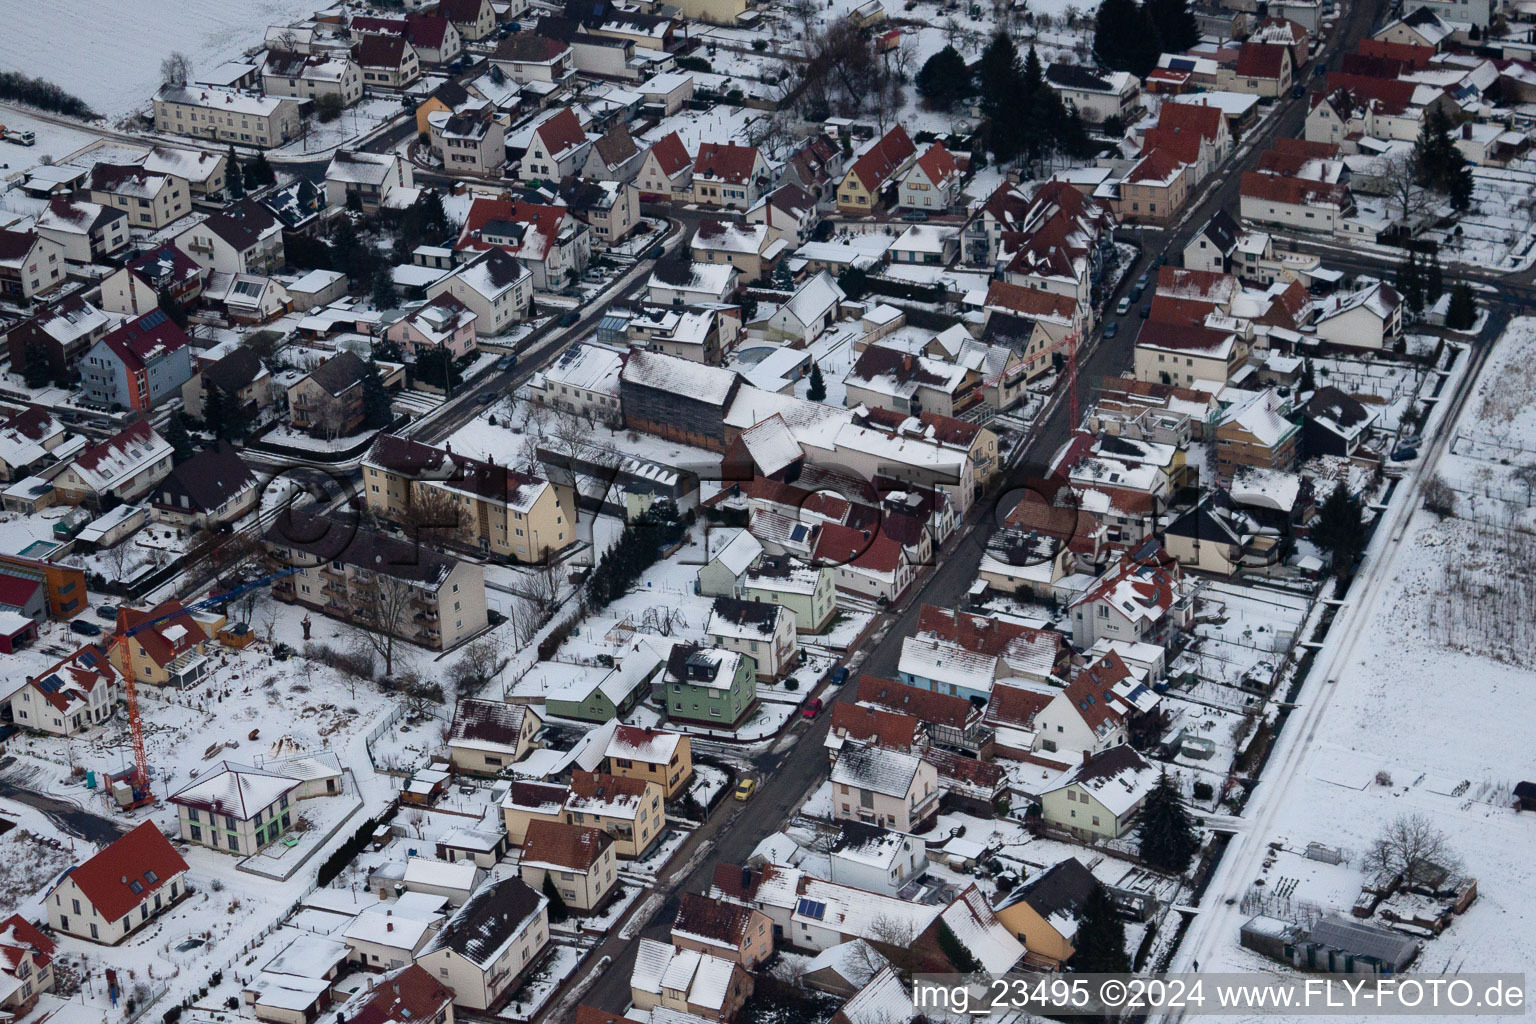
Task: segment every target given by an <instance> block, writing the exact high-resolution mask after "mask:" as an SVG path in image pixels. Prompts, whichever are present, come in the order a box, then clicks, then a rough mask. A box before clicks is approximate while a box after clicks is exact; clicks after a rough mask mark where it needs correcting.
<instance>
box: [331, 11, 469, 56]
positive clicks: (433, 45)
mask: <svg viewBox="0 0 1536 1024" xmlns="http://www.w3.org/2000/svg"><path fill="white" fill-rule="evenodd" d="M351 29H352V31H353V32H355V33H360V34H369V35H375V34H376V35H386V36H404V37H405V39H406V41H407V42H409V43H410V44H411V46H412V47H414V48H415V50H416V56H417V57H418V58H419V59H420V60H421V62H422V63H423V64H446V63H448V62H449V61H451V60H453V59H454V58H456V57H457V56H458V55H459V54H460V53H461V52H462V51H463V49H464V44H463V37H462V36H461V35H459V29H458V26H456V25H454V23H453V22H451V21H449V20H448V19H447V18H445V17H443V16H442V13H441V11H439V12H437V13H434V14H410V13H408V14H406V15H405V17H403V18H353V19H352V25H351Z"/></svg>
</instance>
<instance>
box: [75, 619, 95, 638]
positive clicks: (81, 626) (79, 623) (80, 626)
mask: <svg viewBox="0 0 1536 1024" xmlns="http://www.w3.org/2000/svg"><path fill="white" fill-rule="evenodd" d="M69 629H70V632H72V633H79V634H80V635H81V636H101V627H100V626H98V625H96V623H94V622H86V621H85V620H84V619H76V620H75V621H73V622H71V623H70V624H69Z"/></svg>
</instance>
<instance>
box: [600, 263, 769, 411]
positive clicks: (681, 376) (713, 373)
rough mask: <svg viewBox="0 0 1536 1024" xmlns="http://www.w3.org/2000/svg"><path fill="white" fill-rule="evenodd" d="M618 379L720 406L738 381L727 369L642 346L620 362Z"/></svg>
mask: <svg viewBox="0 0 1536 1024" xmlns="http://www.w3.org/2000/svg"><path fill="white" fill-rule="evenodd" d="M727 269H729V268H727ZM622 379H623V380H624V381H625V382H627V383H630V384H639V385H642V386H644V387H649V388H654V389H656V390H658V391H668V392H671V393H673V394H679V395H686V396H688V397H689V398H691V399H692V400H694V401H696V402H704V403H706V404H709V405H724V404H725V403H726V401H727V400H728V399H729V398H730V396H731V392H732V389H733V388H734V387H735V386H736V384H737V382H738V381H739V380H740V378H739V377H738V376H737V375H736V374H735V373H733V372H732V371H730V370H722V369H720V368H719V367H715V366H706V365H704V364H702V363H695V362H693V361H692V360H690V359H682V358H679V357H678V356H669V355H666V354H665V353H662V352H648V351H645V350H643V349H636V350H635V351H634V352H632V353H631V354H630V357H629V359H628V361H627V362H625V364H624V371H623V374H622Z"/></svg>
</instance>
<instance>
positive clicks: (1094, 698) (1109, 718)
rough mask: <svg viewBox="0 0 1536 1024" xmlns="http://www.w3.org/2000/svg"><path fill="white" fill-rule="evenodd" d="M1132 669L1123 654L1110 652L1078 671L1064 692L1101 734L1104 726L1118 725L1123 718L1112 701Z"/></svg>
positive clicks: (1096, 732) (1091, 726) (1090, 724)
mask: <svg viewBox="0 0 1536 1024" xmlns="http://www.w3.org/2000/svg"><path fill="white" fill-rule="evenodd" d="M1130 675H1131V672H1130V669H1128V668H1126V667H1125V662H1123V661H1121V660H1120V655H1118V654H1116V653H1115V652H1114V651H1110V652H1109V653H1108V654H1106V655H1105V656H1104V657H1102V658H1100V659H1099V660H1098V661H1096V662H1094V663H1093V664H1092V665H1089V666H1088V667H1087V668H1085V669H1083V671H1081V672H1079V673H1078V674H1077V678H1076V679H1074V680H1072V682H1070V683H1068V684H1067V688H1066V690H1065V691H1064V692H1065V694H1066V697H1067V699H1068V700H1070V701H1071V702H1072V706H1073V707H1075V708H1077V713H1078V715H1079V716H1081V717H1082V719H1083V721H1084V722H1085V723H1087V725H1088V728H1090V729H1092V730H1093V732H1094V734H1095V735H1097V734H1098V733H1099V731H1100V729H1102V728H1104V727H1106V726H1108V727H1109V728H1114V727H1115V726H1118V725H1119V724H1120V723H1121V721H1122V719H1121V716H1120V713H1119V712H1118V711H1116V710H1115V709H1114V706H1113V705H1112V704H1111V698H1112V697H1113V690H1114V686H1115V684H1116V683H1118V682H1121V681H1123V680H1125V679H1128V678H1130Z"/></svg>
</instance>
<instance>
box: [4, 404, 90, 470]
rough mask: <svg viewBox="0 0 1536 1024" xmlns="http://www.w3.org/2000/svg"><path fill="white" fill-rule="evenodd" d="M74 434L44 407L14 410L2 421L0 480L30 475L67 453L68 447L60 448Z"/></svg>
mask: <svg viewBox="0 0 1536 1024" xmlns="http://www.w3.org/2000/svg"><path fill="white" fill-rule="evenodd" d="M72 437H73V435H71V434H70V433H69V432H68V431H67V430H66V429H65V427H64V424H63V423H62V422H60V421H59V420H58V419H57V418H56V417H55V416H54V415H53V414H52V413H51V412H48V411H47V410H45V409H40V408H38V407H36V406H33V407H31V408H28V409H23V410H21V411H20V412H17V413H12V414H11V415H10V416H8V417H7V418H6V419H5V420H3V421H0V482H7V483H9V482H13V481H16V480H20V479H22V478H23V477H27V476H31V475H32V473H33V472H34V471H35V470H37V469H39V468H41V467H42V466H43V465H44V464H45V463H48V462H52V461H55V460H57V459H58V458H59V457H60V455H63V454H67V452H68V449H63V451H61V449H62V448H63V446H64V445H65V444H66V442H68V441H69V440H70V438H72ZM76 443H83V442H76ZM54 452H60V455H55V454H54Z"/></svg>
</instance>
